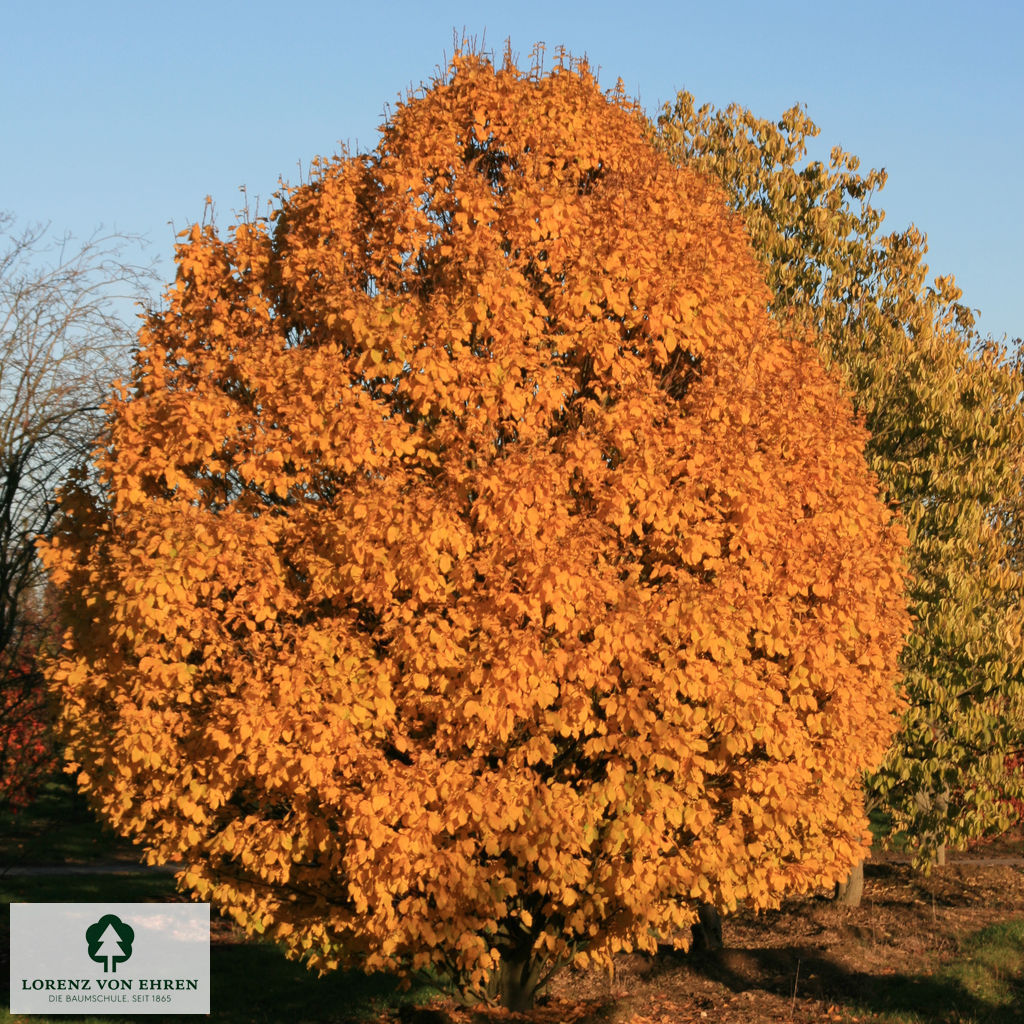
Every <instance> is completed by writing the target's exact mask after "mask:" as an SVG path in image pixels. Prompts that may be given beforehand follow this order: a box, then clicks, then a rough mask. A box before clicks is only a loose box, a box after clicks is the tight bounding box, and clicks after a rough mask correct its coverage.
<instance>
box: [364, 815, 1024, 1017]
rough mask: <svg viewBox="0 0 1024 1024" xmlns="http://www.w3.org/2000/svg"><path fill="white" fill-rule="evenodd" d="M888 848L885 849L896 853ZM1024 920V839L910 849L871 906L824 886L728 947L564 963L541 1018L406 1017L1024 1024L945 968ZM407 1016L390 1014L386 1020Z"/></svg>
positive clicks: (750, 920) (733, 933)
mask: <svg viewBox="0 0 1024 1024" xmlns="http://www.w3.org/2000/svg"><path fill="white" fill-rule="evenodd" d="M883 856H884V855H883ZM1011 919H1017V920H1021V919H1024V834H1022V833H1021V832H1019V831H1018V832H1017V833H1014V834H1011V835H1008V836H1005V837H1003V838H1002V839H1001V840H1000V841H999V842H998V843H995V844H990V845H986V846H976V847H974V848H973V849H971V850H969V851H967V852H965V853H962V854H956V853H952V854H950V856H949V858H948V863H947V865H946V866H945V867H943V868H935V869H933V870H932V872H931V874H930V875H928V876H925V875H923V874H921V873H918V872H915V871H913V870H912V868H911V866H910V864H908V863H906V862H905V861H901V860H900V859H898V858H891V859H878V860H875V861H873V862H869V863H868V864H867V865H866V868H865V888H864V899H863V901H862V903H861V906H860V907H857V908H850V907H843V906H839V905H837V904H835V903H834V902H833V901H832V900H831V898H830V894H826V893H825V892H820V893H817V894H814V895H813V896H810V897H805V898H802V899H799V900H793V901H790V902H788V903H786V904H784V906H783V907H782V909H780V910H778V911H773V912H769V913H764V914H760V915H756V916H755V915H753V914H748V913H744V912H740V913H738V914H736V915H733V916H731V917H729V918H726V919H725V920H724V921H723V937H724V943H725V947H726V948H724V949H722V950H720V951H717V952H705V953H700V954H684V953H680V952H675V951H672V950H670V949H665V950H663V951H661V952H659V954H658V955H656V956H646V955H641V954H633V955H629V956H622V957H619V958H617V960H616V962H615V968H614V974H613V976H612V977H609V974H608V973H607V972H598V971H594V970H590V971H573V970H566V971H563V972H562V974H561V975H560V976H558V977H557V978H556V979H555V980H554V982H553V983H552V986H551V989H550V993H549V994H548V996H546V997H544V999H542V1001H541V1005H539V1006H538V1008H537V1010H535V1011H534V1012H533V1013H532V1014H530V1015H516V1014H508V1013H502V1012H500V1011H496V1012H495V1011H491V1012H489V1013H488V1012H481V1011H475V1012H474V1011H468V1010H462V1009H458V1008H457V1007H456V1006H455V1005H454V1004H452V1003H442V1002H438V1003H434V1004H432V1007H431V1008H430V1010H429V1011H419V1013H421V1014H422V1016H419V1015H417V1014H410V1013H408V1012H406V1013H405V1014H403V1017H402V1018H401V1019H402V1020H403V1021H404V1022H410V1024H416V1022H418V1021H421V1022H422V1024H428V1022H430V1024H434V1022H442V1021H451V1022H454V1024H485V1022H487V1024H490V1022H493V1024H497V1022H499V1021H509V1022H511V1021H532V1022H536V1024H691V1022H692V1024H710V1022H722V1024H784V1022H792V1024H811V1022H814V1024H820V1022H823V1021H851V1022H856V1021H870V1020H873V1019H876V1018H877V1017H878V1015H879V1014H881V1013H883V1012H885V1011H888V1012H890V1013H895V1014H899V1013H901V1012H902V1013H909V1012H912V1011H913V1010H914V1009H915V1008H918V1007H921V1006H928V1005H931V1006H935V1005H940V1006H943V1007H944V1009H943V1010H942V1015H941V1016H940V1017H936V1018H934V1019H936V1020H943V1021H967V1020H974V1019H991V1020H993V1021H995V1020H998V1021H999V1022H1003V1021H1006V1022H1009V1021H1017V1020H1021V1021H1024V980H1022V979H1016V982H1017V984H1019V985H1020V986H1021V997H1022V999H1021V1002H1020V1003H1019V1004H1015V1006H1014V1007H1011V1008H1008V1010H1007V1013H1006V1014H1002V1013H1000V1014H999V1015H998V1016H997V1017H991V1007H988V1006H987V1005H984V1004H979V1003H978V1002H977V1001H976V1000H974V998H973V997H972V996H971V995H970V994H969V993H967V992H966V991H965V990H963V989H962V988H959V987H958V986H956V985H955V983H951V982H950V981H949V980H948V979H945V980H943V981H939V980H936V979H932V978H931V977H930V975H932V974H933V972H935V971H938V970H941V967H942V965H943V964H944V963H948V962H950V961H951V960H954V959H956V958H957V956H958V954H960V955H962V953H960V950H961V942H962V940H963V939H964V938H966V937H967V936H969V935H971V934H972V933H975V932H977V931H979V930H981V929H982V928H984V927H986V926H987V925H990V924H995V923H999V922H1004V921H1007V920H1011ZM1018 1014H1019V1015H1020V1016H1018ZM395 1019H396V1018H391V1017H384V1018H382V1024H383V1022H384V1021H390V1020H395Z"/></svg>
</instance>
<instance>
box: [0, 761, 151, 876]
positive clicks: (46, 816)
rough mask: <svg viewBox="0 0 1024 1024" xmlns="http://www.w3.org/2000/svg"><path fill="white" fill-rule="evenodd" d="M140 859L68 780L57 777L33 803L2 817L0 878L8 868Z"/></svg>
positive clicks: (131, 847) (0, 822) (0, 815)
mask: <svg viewBox="0 0 1024 1024" xmlns="http://www.w3.org/2000/svg"><path fill="white" fill-rule="evenodd" d="M122 857H127V858H132V859H136V860H137V859H138V853H137V851H136V849H135V848H134V847H133V846H132V844H131V843H129V842H126V841H125V840H123V839H121V838H120V837H119V836H117V835H116V834H115V833H114V832H113V831H112V830H111V829H109V828H107V827H105V826H103V825H101V824H100V823H99V822H98V821H97V820H96V818H95V817H94V816H93V813H92V811H90V810H89V806H88V804H87V803H86V801H85V800H84V799H83V798H82V797H81V796H79V795H78V793H76V792H75V789H74V786H73V783H72V782H71V779H70V777H69V776H67V775H57V776H55V777H54V778H52V779H51V780H50V781H48V782H47V783H46V784H45V785H44V786H43V788H42V789H41V790H40V793H39V795H38V797H37V798H36V800H35V802H34V803H33V804H32V805H31V806H29V807H26V808H25V809H24V810H21V811H18V812H17V813H9V812H8V813H3V814H0V876H2V875H3V871H4V869H5V868H7V867H11V866H21V865H26V866H30V865H37V864H63V863H76V862H77V863H82V862H89V861H99V860H112V859H119V858H122Z"/></svg>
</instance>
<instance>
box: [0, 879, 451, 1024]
mask: <svg viewBox="0 0 1024 1024" xmlns="http://www.w3.org/2000/svg"><path fill="white" fill-rule="evenodd" d="M0 897H2V898H3V900H4V902H5V903H6V904H7V907H5V911H4V913H3V915H2V921H0V974H2V975H3V977H4V979H5V989H7V986H8V985H9V982H8V980H7V979H9V977H10V970H9V949H10V922H11V917H10V909H9V905H10V903H11V902H12V901H27V902H31V903H46V902H69V903H113V902H118V903H120V902H124V903H141V902H149V901H156V902H160V903H166V902H174V901H179V900H181V899H182V896H181V894H180V893H178V892H177V891H176V890H175V887H174V881H173V879H172V878H171V877H170V876H168V875H127V876H119V875H118V876H112V875H93V876H90V875H74V876H67V877H58V876H46V877H10V878H8V879H6V880H0ZM210 989H211V1005H210V1019H211V1020H215V1021H223V1022H224V1024H257V1022H259V1024H263V1022H267V1024H280V1022H282V1021H288V1022H289V1024H363V1022H367V1021H374V1020H376V1019H378V1018H379V1017H380V1015H381V1013H383V1012H384V1010H386V1009H388V1008H392V1009H394V1008H395V1007H397V1006H398V1005H400V1004H402V1003H406V1002H415V1003H423V1002H425V1001H427V1000H428V999H430V998H431V997H432V996H433V995H436V994H437V993H436V992H435V990H433V989H430V988H428V987H425V986H419V987H417V986H413V988H411V989H409V990H408V991H405V992H403V991H401V990H400V989H399V983H398V980H397V979H396V978H394V977H393V976H390V975H384V974H370V975H364V974H360V973H358V972H354V971H349V972H334V973H332V974H327V975H324V976H323V977H320V976H318V975H317V974H315V973H313V972H310V971H309V970H307V969H306V968H305V967H303V966H302V965H301V964H298V963H296V962H294V961H291V960H288V959H287V958H286V957H285V956H284V954H283V953H282V952H281V950H280V949H278V948H277V947H276V946H275V945H273V944H272V943H256V942H243V941H238V942H230V941H229V942H217V943H214V944H213V945H212V946H211V948H210ZM7 996H8V999H7V1002H6V1004H5V1005H6V1006H8V1007H9V1006H10V998H9V997H10V992H9V989H7ZM3 1019H5V1018H3V1017H0V1020H3ZM6 1019H7V1020H10V1021H22V1020H24V1021H25V1022H26V1024H27V1022H29V1021H32V1022H40V1024H42V1022H45V1021H47V1020H50V1019H51V1018H47V1017H38V1016H34V1015H33V1016H32V1017H17V1016H16V1017H9V1018H6ZM52 1019H53V1021H54V1022H55V1024H59V1022H62V1021H78V1022H79V1024H81V1022H83V1021H93V1020H96V1021H100V1022H102V1024H127V1022H129V1021H137V1020H139V1017H138V1016H119V1015H104V1016H103V1017H101V1018H97V1017H93V1016H88V1015H86V1016H78V1015H69V1014H61V1015H60V1016H59V1017H55V1018H52ZM145 1019H146V1020H149V1021H153V1022H154V1024H155V1022H159V1021H180V1020H181V1017H180V1016H173V1015H166V1016H165V1015H163V1014H147V1015H146V1016H145Z"/></svg>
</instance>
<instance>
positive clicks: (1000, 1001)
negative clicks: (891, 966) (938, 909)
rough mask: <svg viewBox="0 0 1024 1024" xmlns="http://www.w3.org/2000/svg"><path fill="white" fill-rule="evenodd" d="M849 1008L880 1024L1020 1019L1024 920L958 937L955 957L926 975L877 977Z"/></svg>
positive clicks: (1012, 1022) (1010, 1023)
mask: <svg viewBox="0 0 1024 1024" xmlns="http://www.w3.org/2000/svg"><path fill="white" fill-rule="evenodd" d="M869 988H870V991H865V993H864V995H862V996H860V997H858V998H856V999H854V1000H852V1001H851V1003H850V1005H849V1006H848V1007H847V1010H848V1012H849V1013H852V1015H853V1016H854V1017H857V1018H859V1019H862V1020H863V1019H865V1018H867V1017H869V1016H870V1019H871V1020H872V1021H882V1022H885V1024H936V1022H940V1021H942V1022H946V1021H951V1022H952V1021H955V1022H956V1024H1021V1021H1024V920H1013V921H1004V922H1001V923H999V924H993V925H989V926H988V927H986V928H983V929H981V931H978V932H975V933H974V934H973V935H969V936H967V937H966V938H964V939H962V940H961V941H960V943H959V948H958V950H957V955H956V957H955V958H954V959H953V960H951V961H950V962H949V963H947V964H945V965H943V966H942V967H941V968H939V969H938V970H937V971H935V973H934V974H930V975H915V976H907V975H895V976H882V977H879V978H877V980H876V983H875V984H871V985H870V986H869Z"/></svg>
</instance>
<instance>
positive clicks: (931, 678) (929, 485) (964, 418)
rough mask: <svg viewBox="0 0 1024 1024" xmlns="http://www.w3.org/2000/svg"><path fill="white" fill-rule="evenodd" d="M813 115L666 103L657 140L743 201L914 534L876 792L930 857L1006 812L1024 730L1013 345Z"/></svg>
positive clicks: (1018, 396) (758, 240)
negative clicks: (898, 686)
mask: <svg viewBox="0 0 1024 1024" xmlns="http://www.w3.org/2000/svg"><path fill="white" fill-rule="evenodd" d="M817 134H818V128H817V127H816V126H815V125H814V123H813V122H812V121H811V120H810V119H809V118H808V117H807V116H806V114H805V113H804V112H803V111H802V110H801V109H800V108H799V107H793V108H792V109H790V110H787V111H786V112H785V114H783V115H782V117H781V118H780V119H779V121H778V122H771V121H766V120H762V119H759V118H757V117H755V116H754V115H753V114H751V113H750V112H749V111H746V110H743V109H741V108H740V107H738V106H731V107H729V108H728V109H726V110H722V111H719V110H715V109H713V108H712V107H710V106H708V105H705V106H702V107H700V108H699V109H697V108H696V107H695V105H694V100H693V97H692V96H691V95H690V94H689V93H685V92H683V93H680V94H679V96H678V98H677V100H676V103H675V106H674V107H672V108H668V107H666V109H665V111H664V113H663V115H662V117H661V118H660V119H659V123H658V127H657V138H658V142H659V144H660V146H661V147H662V148H663V149H664V150H665V151H666V152H667V153H668V154H669V155H670V156H671V157H672V158H673V159H674V160H675V161H676V162H678V163H682V164H685V165H686V166H688V167H692V168H695V169H699V170H702V171H705V172H707V173H710V174H712V175H713V176H715V177H716V178H717V179H718V180H719V181H720V182H721V183H722V184H723V185H724V186H725V189H726V191H727V193H728V196H729V203H730V205H731V206H732V208H733V209H735V210H737V211H739V212H741V213H742V215H743V217H744V220H745V222H746V224H747V229H748V231H749V233H750V237H751V240H752V242H753V244H754V247H755V249H756V250H757V252H758V254H759V256H760V258H761V264H762V267H763V268H764V269H765V272H766V274H767V277H768V282H769V284H770V286H771V288H772V290H773V293H774V295H773V298H772V301H771V306H772V309H773V310H774V311H775V313H776V315H779V316H788V317H790V318H792V319H794V320H795V321H797V322H801V323H804V324H807V325H809V326H810V327H812V328H813V329H814V330H815V331H816V332H817V335H816V336H817V338H818V344H819V349H820V351H821V353H822V355H823V357H824V358H825V359H826V360H827V361H828V362H829V363H830V364H831V365H833V366H835V367H836V368H837V369H838V370H839V371H840V372H841V373H842V375H843V377H844V378H845V380H846V381H847V383H848V384H849V386H850V387H851V389H852V391H853V394H854V405H855V407H856V408H857V410H858V412H859V413H860V414H861V415H862V416H864V417H865V420H866V423H867V427H868V430H869V431H870V433H871V439H870V441H869V442H868V457H869V460H870V463H871V466H872V467H873V469H874V470H875V472H877V473H878V476H879V478H880V480H881V481H882V484H883V486H884V488H885V491H886V494H887V496H888V498H889V499H890V500H891V501H892V502H894V503H898V504H899V505H900V507H901V508H902V510H903V514H904V516H905V518H906V522H907V526H908V530H909V533H910V538H911V548H910V561H911V568H912V571H913V576H914V583H913V584H912V588H911V597H912V611H913V613H914V616H915V628H914V630H913V633H912V634H911V637H910V639H909V643H908V646H907V649H906V650H905V652H904V655H903V659H902V667H903V671H904V674H905V680H906V686H907V692H908V697H909V701H910V703H909V707H908V709H907V712H906V715H905V718H904V721H903V727H902V730H901V733H900V735H899V737H898V739H897V742H896V743H895V745H894V746H893V748H892V750H891V751H890V754H889V756H888V758H887V759H886V761H885V763H884V765H883V766H882V767H881V769H880V770H878V771H877V772H873V773H872V774H870V775H869V777H868V781H867V786H868V793H869V806H872V807H878V808H882V809H884V810H885V811H886V812H888V814H889V815H890V816H891V818H892V824H893V827H894V830H895V832H896V833H897V834H899V835H902V836H903V837H904V838H905V839H907V840H908V841H909V843H910V844H911V846H912V848H913V849H914V850H916V852H917V855H918V858H919V861H920V862H921V863H926V862H928V861H929V860H932V859H934V858H936V857H940V856H941V853H942V850H943V848H944V846H945V844H951V845H954V846H955V845H960V844H962V843H964V842H966V841H967V840H969V839H973V838H976V837H978V836H981V835H984V834H986V833H992V832H998V831H1001V830H1003V829H1005V828H1006V827H1007V826H1008V824H1009V823H1010V820H1011V817H1010V813H1011V810H1012V806H1013V805H1012V801H1013V800H1019V799H1020V797H1021V795H1022V790H1021V785H1022V778H1021V775H1020V773H1019V772H1016V771H1014V772H1008V770H1007V767H1006V766H1007V764H1008V760H1007V759H1008V756H1010V755H1012V753H1013V752H1014V751H1018V750H1021V748H1022V746H1024V743H1022V737H1024V603H1022V600H1021V598H1022V594H1024V565H1022V562H1021V560H1020V552H1021V546H1020V533H1019V531H1020V523H1021V519H1020V515H1019V513H1020V509H1021V486H1022V483H1021V482H1022V479H1024V476H1022V472H1021V470H1022V452H1024V406H1022V379H1024V378H1022V376H1021V372H1020V353H1019V346H1018V349H1017V351H1016V352H1015V351H1014V349H1013V348H1007V346H1005V345H1002V344H996V343H995V342H993V341H991V340H986V341H983V340H982V339H980V338H979V337H978V336H977V334H976V332H975V331H974V317H973V315H972V313H971V311H970V309H968V308H967V307H966V306H965V305H963V304H961V302H960V299H961V292H960V289H959V288H957V287H956V284H955V282H954V280H953V278H952V277H938V278H936V279H935V280H934V282H933V283H932V284H929V283H928V267H927V265H926V264H925V262H924V257H925V253H926V251H927V246H926V244H925V237H924V235H922V234H921V233H920V232H919V231H918V230H917V229H916V228H914V227H913V226H911V227H910V228H909V229H907V230H906V231H902V232H895V233H892V234H882V233H881V230H880V228H881V224H882V221H883V218H884V212H883V211H882V210H881V209H880V208H879V207H877V206H876V205H874V201H873V197H874V195H875V194H876V193H877V191H878V190H880V189H881V188H882V187H883V186H884V184H885V181H886V175H885V172H884V171H878V170H872V171H870V172H868V173H867V174H865V175H861V174H858V173H857V169H858V166H859V162H858V160H857V158H856V157H855V156H852V155H850V154H848V153H845V152H843V151H842V150H841V149H840V148H838V147H836V148H835V149H833V150H832V153H831V156H830V160H829V163H828V164H827V165H825V164H823V163H821V162H819V161H811V162H808V161H806V159H805V157H806V153H807V139H808V138H810V137H813V136H816V135H817Z"/></svg>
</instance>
